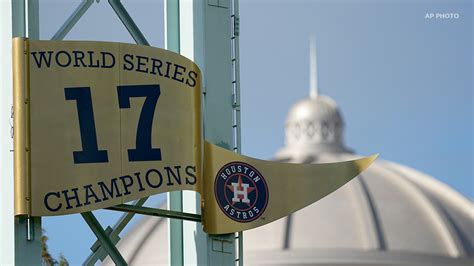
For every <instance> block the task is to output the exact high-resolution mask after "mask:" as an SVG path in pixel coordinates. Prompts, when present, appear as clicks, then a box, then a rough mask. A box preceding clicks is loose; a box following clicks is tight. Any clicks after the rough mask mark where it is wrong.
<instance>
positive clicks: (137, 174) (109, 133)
mask: <svg viewBox="0 0 474 266" xmlns="http://www.w3.org/2000/svg"><path fill="white" fill-rule="evenodd" d="M13 47H14V51H13V53H14V56H13V58H14V149H15V150H14V158H15V168H14V169H15V215H30V216H51V215H64V214H71V213H79V212H85V211H91V210H96V209H101V208H106V207H110V206H113V205H117V204H120V203H125V202H129V201H131V200H134V199H139V198H143V197H146V196H150V195H154V194H159V193H163V192H169V191H176V190H193V191H196V192H198V193H200V194H201V196H202V197H201V198H202V213H203V216H202V220H203V221H202V223H203V226H204V230H205V231H206V232H208V233H212V234H223V233H230V232H237V231H242V230H247V229H251V228H255V227H257V226H260V225H263V224H266V223H269V222H271V221H274V220H276V219H279V218H281V217H284V216H286V215H288V214H290V213H291V212H294V211H296V210H298V209H301V208H303V207H305V206H307V205H309V204H311V203H313V202H315V201H317V200H319V199H321V198H322V197H324V196H326V195H327V194H329V193H331V192H333V191H334V190H336V189H338V188H339V187H341V186H342V185H344V184H345V183H346V182H348V181H349V180H351V179H352V178H354V177H355V176H357V175H358V174H359V173H360V172H361V171H363V170H364V169H365V168H366V167H368V165H369V164H370V163H371V162H372V161H373V160H374V159H375V157H376V156H372V157H367V158H363V159H360V160H355V161H347V162H340V163H329V164H316V165H308V164H286V163H277V162H269V161H263V160H257V159H253V158H249V157H245V156H242V155H239V154H236V153H234V152H231V151H228V150H225V149H222V148H219V147H217V146H215V145H213V144H210V143H208V142H204V141H203V140H202V130H201V124H202V121H201V94H200V93H201V87H200V86H201V72H200V70H199V68H198V67H197V65H196V64H194V63H193V62H192V61H190V60H189V59H187V58H185V57H183V56H181V55H179V54H175V53H173V52H169V51H166V50H163V49H158V48H152V47H148V46H140V45H132V44H123V43H110V42H84V41H80V42H79V41H74V42H73V41H67V42H64V41H30V40H28V39H24V38H15V39H14V40H13Z"/></svg>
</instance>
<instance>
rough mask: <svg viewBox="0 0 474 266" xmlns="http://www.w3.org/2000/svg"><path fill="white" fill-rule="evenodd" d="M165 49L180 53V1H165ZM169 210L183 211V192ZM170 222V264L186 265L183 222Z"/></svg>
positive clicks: (173, 195) (171, 198)
mask: <svg viewBox="0 0 474 266" xmlns="http://www.w3.org/2000/svg"><path fill="white" fill-rule="evenodd" d="M164 9H165V47H166V49H167V50H170V51H173V52H176V53H179V52H180V43H179V36H180V32H179V0H165V8H164ZM168 209H169V210H172V211H179V212H182V211H183V193H182V192H181V191H176V192H170V193H168ZM168 222H169V232H168V233H169V235H168V242H169V262H170V265H173V266H174V265H184V253H183V221H182V220H178V219H168Z"/></svg>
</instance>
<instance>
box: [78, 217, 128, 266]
mask: <svg viewBox="0 0 474 266" xmlns="http://www.w3.org/2000/svg"><path fill="white" fill-rule="evenodd" d="M81 215H82V218H84V220H85V221H86V223H87V224H88V225H89V227H90V228H91V230H92V232H94V234H95V236H96V237H97V239H98V240H99V241H100V243H101V245H102V247H104V249H105V251H107V253H108V254H109V256H110V258H111V259H112V260H113V261H114V263H115V265H127V262H126V261H125V260H124V258H123V257H122V255H121V254H120V252H119V251H118V249H117V247H115V244H114V243H112V241H111V240H110V238H109V236H108V235H107V233H106V232H105V231H104V229H103V228H102V226H101V225H100V223H99V221H97V219H96V218H95V216H94V215H93V214H92V212H83V213H81Z"/></svg>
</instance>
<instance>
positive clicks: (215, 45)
mask: <svg viewBox="0 0 474 266" xmlns="http://www.w3.org/2000/svg"><path fill="white" fill-rule="evenodd" d="M179 9H180V13H179V14H180V17H179V21H180V51H181V54H182V55H184V56H186V57H188V58H191V59H192V60H193V61H194V62H196V63H197V64H198V65H199V67H200V68H201V71H202V74H203V117H204V136H205V139H206V140H208V141H210V142H212V143H214V144H217V145H219V146H221V147H223V148H226V149H229V150H232V149H233V127H232V126H233V121H232V119H233V109H232V61H231V27H232V25H231V3H230V0H192V1H190V0H181V1H180V7H179ZM200 205H201V203H200V196H199V194H197V193H194V192H190V191H184V192H183V211H184V212H191V213H200V212H201V207H200ZM183 240H184V254H186V256H185V258H184V264H190V265H235V234H227V235H207V234H206V233H204V232H203V230H202V225H201V224H198V223H192V222H187V221H184V222H183Z"/></svg>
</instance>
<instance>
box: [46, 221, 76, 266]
mask: <svg viewBox="0 0 474 266" xmlns="http://www.w3.org/2000/svg"><path fill="white" fill-rule="evenodd" d="M48 239H49V238H48V236H47V235H46V231H45V230H44V229H43V231H42V234H41V258H42V260H43V265H45V266H54V265H59V266H69V262H68V261H67V259H66V257H64V255H63V254H62V253H60V254H59V262H58V261H57V260H56V259H55V258H53V256H51V254H50V253H49V250H48V243H47V242H48Z"/></svg>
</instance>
